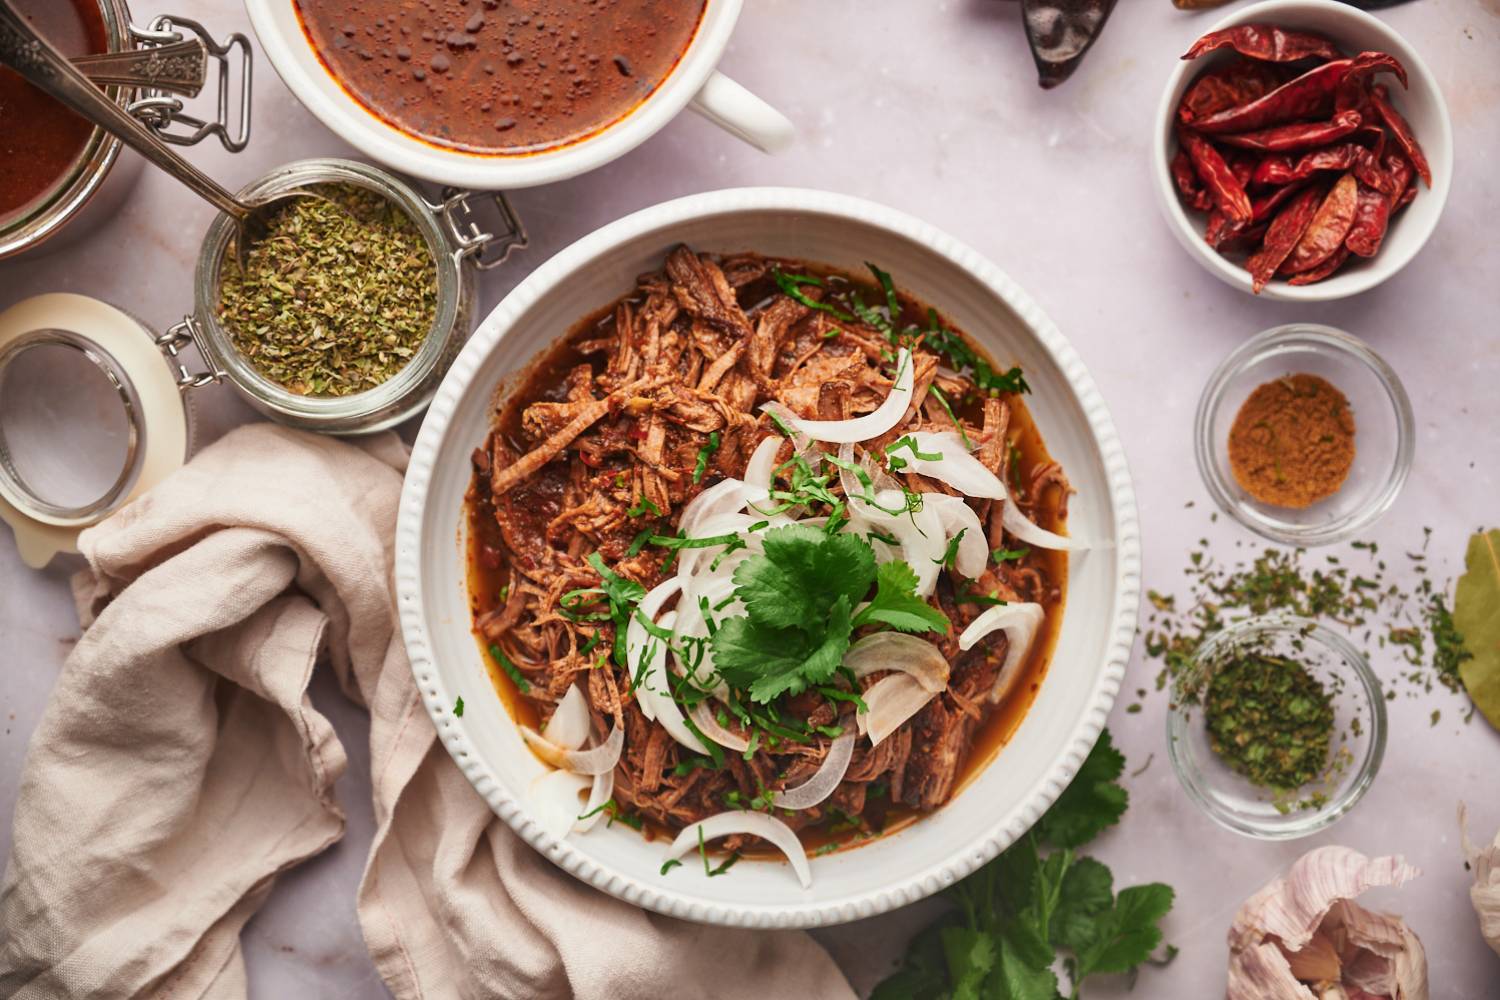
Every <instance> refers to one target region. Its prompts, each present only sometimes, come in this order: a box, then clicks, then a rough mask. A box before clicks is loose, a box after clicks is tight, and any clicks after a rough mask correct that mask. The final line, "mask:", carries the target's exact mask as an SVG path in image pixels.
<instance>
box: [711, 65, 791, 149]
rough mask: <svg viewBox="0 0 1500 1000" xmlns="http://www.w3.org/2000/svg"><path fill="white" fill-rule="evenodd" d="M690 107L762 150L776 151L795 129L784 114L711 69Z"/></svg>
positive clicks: (785, 142) (787, 142) (789, 138)
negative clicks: (711, 71)
mask: <svg viewBox="0 0 1500 1000" xmlns="http://www.w3.org/2000/svg"><path fill="white" fill-rule="evenodd" d="M693 110H694V111H696V112H698V113H699V114H700V115H702V116H703V117H705V118H707V119H708V120H709V121H711V122H713V123H714V124H715V125H717V126H719V127H720V128H721V129H723V130H724V131H726V132H728V133H730V134H731V135H734V136H736V137H738V138H740V139H743V140H744V141H745V142H748V143H749V144H750V145H752V146H754V147H755V148H756V149H758V150H760V151H761V152H763V153H779V152H781V151H782V150H783V149H786V148H787V147H788V146H790V145H791V144H792V139H793V138H794V137H795V136H796V134H797V130H796V128H795V127H793V125H792V123H791V121H789V120H788V119H787V117H786V115H784V114H782V113H781V112H780V111H777V110H776V109H775V108H773V107H771V106H770V105H769V104H767V103H766V102H765V101H763V100H761V99H760V98H759V97H756V96H755V95H754V94H752V93H750V91H748V90H746V89H745V88H744V87H742V86H740V85H739V84H738V83H735V82H734V81H733V80H731V79H729V77H727V76H725V75H724V74H723V73H720V72H719V71H718V70H714V72H713V73H712V74H710V75H709V78H708V80H707V82H705V83H704V84H703V87H702V89H700V90H699V91H698V93H697V95H696V96H695V97H694V98H693Z"/></svg>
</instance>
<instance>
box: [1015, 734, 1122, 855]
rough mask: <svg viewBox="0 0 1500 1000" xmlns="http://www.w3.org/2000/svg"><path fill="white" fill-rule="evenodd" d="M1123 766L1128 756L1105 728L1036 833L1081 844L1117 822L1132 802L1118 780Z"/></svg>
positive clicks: (1055, 840) (1056, 843) (1055, 841)
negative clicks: (1118, 747) (1115, 745)
mask: <svg viewBox="0 0 1500 1000" xmlns="http://www.w3.org/2000/svg"><path fill="white" fill-rule="evenodd" d="M1124 770H1125V757H1124V756H1123V755H1122V754H1121V753H1120V751H1118V750H1116V749H1115V747H1114V743H1113V742H1112V741H1111V739H1110V735H1109V730H1105V731H1104V732H1103V733H1102V734H1100V736H1099V742H1098V743H1095V744H1094V749H1092V750H1090V751H1089V755H1088V757H1087V759H1085V760H1084V762H1083V766H1082V767H1080V768H1079V769H1078V774H1077V776H1075V777H1074V778H1073V783H1072V784H1070V785H1069V786H1068V787H1067V788H1066V789H1064V791H1063V793H1062V794H1061V795H1059V796H1058V797H1057V801H1056V802H1054V803H1053V804H1052V808H1051V809H1049V810H1047V814H1046V815H1045V816H1043V817H1042V818H1041V820H1040V821H1039V822H1038V823H1037V825H1036V828H1035V829H1036V835H1037V837H1038V838H1039V839H1040V840H1042V841H1044V842H1045V843H1048V844H1051V845H1052V846H1054V847H1080V846H1082V845H1083V844H1086V843H1088V842H1089V841H1090V840H1093V839H1094V838H1095V837H1097V836H1098V835H1099V834H1101V833H1103V832H1104V831H1105V830H1107V829H1109V828H1110V827H1112V826H1114V825H1115V824H1116V823H1118V822H1119V821H1120V817H1121V816H1123V815H1124V814H1125V807H1126V805H1127V804H1128V803H1129V795H1128V794H1127V793H1126V791H1125V789H1124V788H1123V787H1122V786H1121V785H1120V784H1119V783H1118V780H1119V777H1120V774H1121V773H1122V772H1123V771H1124Z"/></svg>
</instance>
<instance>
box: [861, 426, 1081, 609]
mask: <svg viewBox="0 0 1500 1000" xmlns="http://www.w3.org/2000/svg"><path fill="white" fill-rule="evenodd" d="M912 437H913V438H914V439H915V441H916V444H917V451H920V452H923V453H925V454H938V455H942V458H941V459H937V460H932V459H925V458H917V457H916V456H915V455H911V454H908V453H906V452H905V451H903V452H902V454H901V455H900V456H899V457H900V458H901V459H902V460H903V461H904V462H906V467H907V468H908V469H910V470H911V471H912V472H915V473H917V474H918V475H923V476H927V477H929V478H932V479H937V480H939V481H941V482H944V483H947V484H948V485H949V486H951V487H953V488H954V489H956V490H958V491H959V492H960V493H962V494H963V495H964V496H967V497H975V498H978V499H987V500H999V501H1000V503H1001V508H1000V510H1001V514H1000V523H1001V524H1002V525H1003V526H1004V528H1005V530H1006V531H1007V532H1009V533H1010V535H1011V537H1013V538H1015V539H1016V540H1017V541H1019V542H1024V543H1026V544H1027V545H1034V546H1036V547H1037V548H1040V549H1060V550H1066V551H1081V550H1083V549H1087V548H1088V545H1086V544H1085V543H1083V542H1081V541H1079V540H1078V539H1076V538H1068V537H1066V536H1064V535H1059V534H1057V533H1055V532H1051V531H1048V530H1047V529H1046V528H1043V527H1040V526H1038V525H1037V524H1034V523H1033V522H1032V521H1031V520H1030V519H1029V518H1027V517H1026V515H1025V514H1023V513H1022V512H1021V508H1020V507H1019V506H1017V505H1016V501H1015V499H1014V498H1012V497H1011V495H1010V491H1009V490H1008V489H1006V488H1005V483H1004V482H1003V481H1001V479H1000V477H999V476H997V475H995V474H994V473H993V472H991V471H990V470H989V469H987V468H985V466H984V463H983V462H981V461H979V459H977V458H975V457H974V456H973V455H971V454H969V449H968V447H967V446H966V445H965V444H964V442H963V439H962V438H960V437H959V436H958V435H957V434H953V433H951V432H946V431H945V432H943V433H941V434H934V433H932V432H930V431H917V432H915V433H914V434H912ZM882 502H883V501H882ZM986 555H988V553H986ZM980 570H981V571H982V570H983V567H982V566H981V567H980ZM959 572H960V573H964V575H965V576H969V578H970V579H973V576H977V575H978V574H977V573H976V574H973V575H970V574H968V573H966V572H964V570H962V569H960V570H959Z"/></svg>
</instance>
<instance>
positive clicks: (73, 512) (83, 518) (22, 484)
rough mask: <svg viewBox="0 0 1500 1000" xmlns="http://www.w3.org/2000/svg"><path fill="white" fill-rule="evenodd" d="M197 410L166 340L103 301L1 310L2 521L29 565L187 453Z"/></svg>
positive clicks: (69, 298)
mask: <svg viewBox="0 0 1500 1000" xmlns="http://www.w3.org/2000/svg"><path fill="white" fill-rule="evenodd" d="M192 425H193V420H192V408H191V405H190V403H189V401H188V399H187V397H186V396H185V395H184V394H183V393H181V392H179V389H178V380H177V376H176V373H175V372H174V371H173V369H172V367H171V366H170V365H169V364H167V363H166V360H165V358H164V357H163V355H162V353H161V351H160V349H159V347H158V338H157V337H156V335H155V334H153V333H152V332H151V330H150V329H148V328H147V327H146V326H145V325H144V324H142V323H141V322H140V321H139V320H137V319H135V318H134V317H132V316H131V315H129V314H128V313H125V312H123V311H121V310H119V309H117V308H115V307H114V306H112V305H109V304H108V303H106V302H101V301H99V300H98V299H92V298H89V297H88V296H85V295H73V294H67V293H54V294H49V295H38V296H35V297H34V298H30V299H26V300H25V301H23V302H19V303H17V304H16V305H14V306H11V307H10V308H9V309H7V310H5V311H4V312H3V313H0V520H3V521H5V522H6V523H7V524H9V525H10V526H11V529H12V530H13V531H14V532H15V535H16V546H17V548H18V549H19V551H20V554H21V558H22V560H23V561H25V563H26V564H27V565H28V566H33V567H37V568H40V567H42V566H45V565H46V564H47V563H48V562H49V561H50V560H51V559H52V557H53V556H54V555H56V554H57V553H58V552H76V551H77V550H78V535H79V534H80V533H81V532H82V531H83V530H84V529H85V528H88V527H89V526H91V525H94V524H97V523H98V522H99V521H102V520H103V519H104V518H106V517H108V516H109V515H110V514H112V513H113V512H114V511H116V510H118V509H120V508H121V507H123V506H124V505H125V504H127V503H129V502H130V501H131V500H133V499H135V498H136V497H138V496H140V495H141V494H142V493H144V492H146V491H147V490H149V489H150V488H151V487H152V486H154V485H156V484H157V483H158V482H160V481H161V480H162V479H164V478H166V476H167V475H169V474H170V473H171V472H173V471H174V470H176V469H177V468H178V467H180V466H181V465H182V464H183V463H184V462H185V461H186V460H187V456H188V453H189V451H190V449H191V447H192Z"/></svg>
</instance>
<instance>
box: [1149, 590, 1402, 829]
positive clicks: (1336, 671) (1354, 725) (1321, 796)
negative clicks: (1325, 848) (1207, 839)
mask: <svg viewBox="0 0 1500 1000" xmlns="http://www.w3.org/2000/svg"><path fill="white" fill-rule="evenodd" d="M1252 647H1253V648H1254V649H1256V650H1258V651H1261V652H1265V653H1269V654H1272V655H1284V656H1288V657H1292V658H1295V659H1296V660H1297V661H1298V662H1299V663H1301V664H1302V665H1303V666H1304V667H1306V669H1307V670H1308V671H1309V672H1310V673H1311V674H1312V675H1313V676H1314V677H1316V678H1317V679H1318V680H1319V681H1320V682H1322V684H1323V687H1324V688H1325V689H1326V690H1327V691H1328V692H1329V694H1330V695H1331V696H1332V699H1333V710H1334V735H1333V740H1332V743H1331V745H1330V747H1329V766H1328V768H1327V770H1326V771H1325V772H1324V774H1323V775H1322V776H1321V777H1320V778H1318V779H1317V780H1315V781H1313V782H1311V783H1309V784H1307V785H1304V786H1302V787H1301V788H1299V789H1296V790H1294V791H1293V792H1292V793H1291V795H1290V796H1289V795H1287V794H1282V795H1281V796H1280V797H1278V796H1277V794H1276V793H1274V792H1272V791H1271V790H1269V789H1266V788H1261V787H1259V786H1256V785H1253V784H1251V783H1250V781H1249V780H1248V779H1246V778H1245V777H1243V776H1242V775H1240V774H1238V773H1237V772H1235V771H1233V770H1231V769H1230V768H1229V766H1228V765H1226V764H1225V763H1224V762H1223V761H1222V760H1220V759H1219V756H1218V755H1217V754H1216V753H1214V751H1213V749H1212V748H1211V747H1210V745H1209V738H1208V727H1207V725H1206V724H1205V722H1204V719H1203V711H1202V705H1201V704H1200V702H1199V699H1198V698H1197V697H1196V694H1197V693H1198V692H1201V691H1202V690H1203V689H1204V688H1205V687H1206V685H1207V683H1208V680H1209V678H1210V677H1211V676H1212V674H1213V670H1214V668H1215V666H1216V665H1217V664H1219V663H1222V662H1224V658H1225V657H1226V656H1230V655H1234V654H1235V653H1237V652H1239V651H1241V650H1245V649H1247V648H1252ZM1385 738H1386V717H1385V697H1384V694H1383V693H1382V691H1381V687H1380V680H1379V678H1377V677H1376V676H1375V673H1374V671H1372V670H1371V669H1370V664H1369V663H1368V662H1367V661H1366V660H1365V658H1364V656H1363V655H1361V654H1360V652H1359V650H1357V649H1355V648H1354V647H1353V646H1352V645H1351V644H1350V643H1349V641H1348V640H1347V639H1345V638H1344V637H1342V636H1340V635H1338V634H1336V633H1334V632H1331V631H1329V630H1328V629H1326V628H1324V627H1323V626H1321V625H1318V624H1317V623H1315V622H1312V621H1309V620H1308V619H1306V618H1297V617H1293V616H1290V615H1266V616H1262V617H1259V618H1251V619H1248V620H1246V621H1242V622H1237V623H1235V624H1234V625H1231V626H1229V627H1228V628H1225V629H1224V630H1223V631H1222V632H1219V633H1218V634H1216V635H1214V636H1213V637H1212V638H1210V639H1209V640H1208V641H1207V642H1205V643H1204V644H1203V646H1202V647H1201V648H1200V649H1199V650H1198V652H1197V655H1195V656H1194V657H1193V660H1192V662H1191V664H1190V665H1189V666H1188V669H1187V671H1186V672H1185V673H1184V674H1183V675H1182V676H1181V677H1178V678H1176V679H1175V680H1174V682H1173V687H1172V704H1171V709H1170V711H1169V712H1168V715H1167V753H1168V755H1169V756H1170V757H1171V758H1172V767H1173V768H1174V769H1175V770H1176V771H1177V777H1178V779H1179V780H1180V781H1181V782H1182V787H1183V789H1184V790H1185V791H1186V792H1187V794H1188V798H1190V799H1192V800H1193V802H1195V803H1196V804H1197V805H1198V807H1199V808H1200V809H1202V810H1203V811H1204V812H1205V813H1207V814H1208V816H1209V818H1210V819H1212V820H1213V821H1214V822H1216V823H1218V824H1219V825H1220V826H1222V827H1225V828H1226V829H1229V830H1233V831H1234V832H1235V833H1240V834H1244V835H1245V836H1247V837H1254V838H1257V839H1260V840H1293V839H1296V838H1298V837H1306V836H1307V835H1309V834H1311V833H1315V832H1317V831H1318V830H1321V829H1323V828H1324V827H1327V826H1330V825H1331V824H1333V823H1334V822H1335V821H1337V820H1338V819H1339V818H1340V817H1341V816H1343V815H1344V814H1345V813H1347V812H1348V811H1349V810H1350V809H1353V808H1354V805H1355V803H1357V802H1358V801H1359V800H1360V798H1361V797H1363V796H1364V794H1365V792H1366V791H1367V790H1368V789H1369V787H1370V785H1371V784H1373V783H1374V781H1375V774H1376V772H1378V771H1379V770H1380V762H1381V759H1382V758H1384V756H1385Z"/></svg>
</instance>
